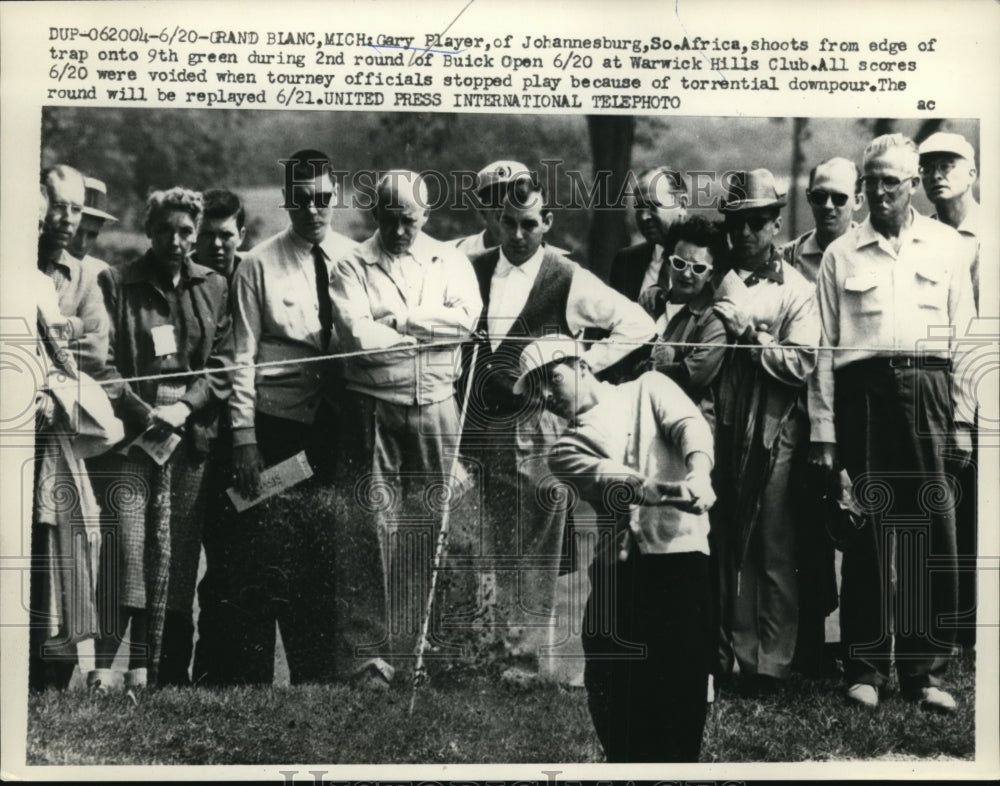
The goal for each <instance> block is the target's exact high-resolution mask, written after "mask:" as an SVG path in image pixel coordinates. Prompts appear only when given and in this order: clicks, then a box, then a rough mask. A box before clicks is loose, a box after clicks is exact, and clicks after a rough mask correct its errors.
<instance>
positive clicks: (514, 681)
mask: <svg viewBox="0 0 1000 786" xmlns="http://www.w3.org/2000/svg"><path fill="white" fill-rule="evenodd" d="M540 681H541V677H540V676H539V674H538V672H537V671H530V670H528V669H523V668H521V667H520V666H511V667H510V668H509V669H506V670H504V672H503V673H502V674H501V675H500V682H502V683H503V684H504V685H505V686H506V687H508V688H513V689H514V690H529V689H530V688H533V687H534V686H535V685H537V684H538V683H539V682H540Z"/></svg>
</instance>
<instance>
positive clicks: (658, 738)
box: [516, 337, 715, 762]
mask: <svg viewBox="0 0 1000 786" xmlns="http://www.w3.org/2000/svg"><path fill="white" fill-rule="evenodd" d="M582 355H583V349H582V347H581V346H580V345H579V344H578V343H577V342H575V341H573V340H571V339H568V338H563V337H555V338H546V339H540V340H538V341H536V342H534V343H532V344H530V345H528V347H527V348H526V349H525V350H524V353H523V354H522V356H521V367H522V373H521V376H520V377H519V378H518V381H517V385H516V388H517V391H518V392H519V393H530V394H533V395H534V396H535V397H541V398H542V399H543V400H544V402H545V405H546V407H548V408H549V409H551V410H552V411H553V412H555V413H557V414H559V415H561V416H562V417H564V418H566V419H567V420H568V421H569V422H570V426H569V428H568V429H567V431H566V432H565V433H564V434H563V436H562V437H561V438H560V439H559V441H558V442H556V444H555V445H554V447H553V450H552V452H551V454H550V457H549V467H550V469H551V471H552V473H553V475H554V477H553V478H551V479H550V480H551V481H554V480H555V479H559V480H562V481H564V482H566V483H568V484H570V485H571V486H572V487H574V488H575V489H576V490H577V492H578V493H579V495H580V496H581V497H583V498H584V499H587V500H591V499H596V500H603V501H604V502H605V504H608V505H610V506H611V507H613V508H614V511H615V514H616V517H615V523H614V527H613V536H612V537H601V538H600V539H599V541H598V547H597V550H596V556H595V558H594V562H593V564H592V565H591V568H590V578H591V588H592V589H591V595H590V598H589V600H588V602H587V609H586V612H585V616H584V625H583V649H584V652H585V654H586V658H587V665H586V670H585V674H584V681H585V684H586V686H587V694H588V703H589V706H590V714H591V717H592V719H593V721H594V727H595V730H596V731H597V735H598V737H600V739H601V744H602V745H603V747H604V752H605V754H606V756H607V758H608V760H609V761H615V762H619V761H697V759H698V753H699V751H700V749H701V736H702V729H703V727H704V724H705V707H706V700H705V697H706V688H707V683H708V670H709V653H710V649H711V645H710V641H711V636H710V630H711V624H710V620H711V614H710V613H709V605H710V603H711V601H710V591H709V566H708V530H709V525H708V515H707V513H706V511H707V510H708V509H709V508H710V507H711V506H712V504H713V503H714V502H715V494H714V492H713V491H712V484H711V481H710V479H709V475H710V473H711V470H712V449H713V448H712V433H711V430H710V429H709V427H708V424H707V423H706V422H705V419H704V418H703V417H702V416H701V414H700V413H699V412H698V408H697V407H696V406H695V405H694V404H693V403H692V402H691V400H690V399H688V398H687V396H685V395H684V393H683V391H681V389H680V388H679V387H678V386H677V385H676V384H675V383H674V382H671V381H670V380H669V379H667V378H666V377H664V376H663V375H660V374H656V373H646V374H643V375H642V376H641V377H640V378H639V379H637V380H635V381H633V382H628V383H625V384H623V385H618V386H616V385H611V384H610V383H607V382H599V381H598V380H597V379H596V378H595V377H594V375H593V373H592V372H591V370H590V366H589V365H588V364H587V362H586V361H585V360H583V358H582Z"/></svg>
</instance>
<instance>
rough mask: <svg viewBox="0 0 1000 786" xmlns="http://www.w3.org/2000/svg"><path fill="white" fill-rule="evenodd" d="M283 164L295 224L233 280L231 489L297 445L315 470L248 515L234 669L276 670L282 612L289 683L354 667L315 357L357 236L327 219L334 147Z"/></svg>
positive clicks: (242, 677) (327, 425) (322, 351)
mask: <svg viewBox="0 0 1000 786" xmlns="http://www.w3.org/2000/svg"><path fill="white" fill-rule="evenodd" d="M285 166H286V169H285V176H286V177H285V187H284V191H283V194H284V198H285V205H284V207H285V209H286V210H287V211H288V218H289V222H290V224H289V226H288V227H287V228H286V229H284V230H282V231H281V232H279V233H278V234H276V235H274V236H272V237H270V238H268V239H267V240H265V241H263V242H262V243H260V244H259V245H257V246H255V247H254V248H253V249H251V251H250V252H249V253H248V254H247V256H246V257H245V258H244V259H243V261H242V262H241V263H240V265H239V267H237V268H236V272H235V273H234V274H233V279H232V285H231V289H230V301H231V303H232V306H231V308H232V310H233V333H234V338H235V357H234V360H235V365H236V366H237V369H236V370H235V371H234V372H233V375H232V394H231V396H230V399H229V416H230V422H231V425H232V435H233V470H234V472H233V475H234V477H233V480H234V482H235V486H236V488H237V489H238V490H239V491H241V492H243V493H244V494H245V495H247V496H255V495H256V493H257V492H258V491H259V490H260V473H261V471H262V470H263V469H264V468H265V467H266V466H272V465H274V464H277V463H279V462H281V461H283V460H285V459H288V458H291V457H292V456H295V455H296V454H298V453H299V452H301V451H305V453H306V456H307V458H308V460H309V462H310V464H311V465H312V467H313V469H314V470H315V472H316V475H317V477H316V478H314V481H312V482H310V481H306V483H304V484H302V487H300V488H297V489H294V490H293V492H294V493H293V494H292V495H291V497H288V498H286V497H285V496H284V495H279V496H278V497H274V498H272V499H271V500H267V501H265V502H262V503H259V504H258V505H257V506H256V507H254V508H251V509H250V510H249V511H247V512H246V513H245V514H243V518H244V519H245V526H244V528H243V540H242V544H243V547H244V552H243V556H242V561H243V562H244V563H245V566H244V569H243V571H242V573H243V575H244V577H245V585H244V587H243V588H242V591H241V596H240V598H239V602H238V610H237V611H236V612H235V613H236V614H237V615H238V617H239V618H240V619H241V620H242V621H243V623H244V624H243V626H242V630H241V631H240V632H239V633H234V635H233V641H232V647H233V658H234V659H235V660H236V666H235V667H234V673H233V674H234V676H233V678H234V681H236V682H248V683H266V684H270V682H271V681H272V679H273V671H274V647H275V632H274V631H275V620H276V619H277V621H278V625H279V626H280V629H281V637H282V642H283V644H284V647H285V651H286V653H287V655H288V665H289V670H290V672H291V679H292V682H303V681H327V680H330V679H334V678H336V677H338V676H346V675H344V674H343V668H342V666H343V664H342V662H341V659H338V658H334V657H330V653H331V650H332V648H333V642H334V635H333V629H334V626H333V624H332V619H333V616H334V615H333V610H332V609H333V596H334V592H333V577H332V575H331V574H332V572H331V571H330V570H329V565H328V564H325V563H326V562H328V561H329V560H328V559H327V558H328V556H329V553H330V550H331V549H332V546H333V536H332V528H330V527H329V522H328V521H324V522H323V525H322V526H320V524H319V522H317V521H315V520H313V518H310V516H308V515H307V514H308V513H309V512H315V511H317V510H318V508H319V503H318V502H317V500H318V497H319V495H322V494H325V492H324V491H322V490H321V489H320V486H322V485H323V484H321V483H320V478H322V477H324V476H326V477H329V475H330V474H331V472H332V462H333V455H334V453H335V449H336V443H335V442H334V436H335V434H336V432H335V430H334V428H333V425H332V424H333V423H334V415H333V412H334V408H335V405H336V402H335V397H336V392H335V387H334V386H333V384H332V382H331V367H330V364H329V363H328V362H326V361H316V360H315V359H316V358H319V357H322V356H323V355H326V354H327V353H328V351H329V347H330V336H331V331H332V325H333V320H332V314H331V305H330V299H329V275H330V268H331V266H332V265H333V263H334V262H335V261H336V260H338V259H340V258H341V257H343V256H344V255H345V254H346V253H347V252H348V251H349V250H350V248H351V247H352V246H353V243H352V241H351V240H349V239H348V238H346V237H344V236H343V235H341V234H339V233H337V232H335V231H333V229H331V228H330V219H331V217H332V208H331V203H332V201H333V200H334V199H335V197H336V188H337V187H336V184H335V183H334V182H333V180H332V178H331V176H330V171H331V165H330V161H329V159H328V158H327V156H326V155H324V154H323V153H321V152H319V151H317V150H302V151H299V152H297V153H295V154H293V155H292V156H291V158H290V159H289V160H287V161H286V162H285ZM275 361H289V362H288V363H286V364H280V365H278V364H275ZM302 361H306V362H302ZM255 364H266V365H261V366H259V367H258V366H256V365H255ZM301 495H306V496H305V501H303V499H302V497H301Z"/></svg>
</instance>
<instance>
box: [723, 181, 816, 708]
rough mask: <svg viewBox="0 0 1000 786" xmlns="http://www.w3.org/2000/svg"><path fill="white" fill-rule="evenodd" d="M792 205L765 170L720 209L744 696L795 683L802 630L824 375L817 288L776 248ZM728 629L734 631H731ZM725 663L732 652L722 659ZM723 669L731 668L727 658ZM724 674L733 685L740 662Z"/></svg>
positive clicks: (734, 592)
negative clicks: (818, 388)
mask: <svg viewBox="0 0 1000 786" xmlns="http://www.w3.org/2000/svg"><path fill="white" fill-rule="evenodd" d="M784 204H785V195H784V194H783V193H779V191H778V189H777V186H776V185H775V181H774V176H773V175H772V174H771V172H769V171H768V170H766V169H755V170H753V171H751V172H736V173H733V175H732V176H731V178H730V181H729V183H728V188H727V193H726V197H725V198H724V199H723V200H722V202H721V205H720V210H721V212H722V214H723V217H724V219H725V227H726V233H727V234H728V235H729V241H730V244H731V245H732V255H731V263H732V266H733V269H732V270H730V271H729V272H728V273H727V274H726V276H725V277H723V279H722V280H721V281H720V283H719V287H718V289H717V293H718V300H717V302H716V305H715V311H716V313H717V314H718V315H719V317H720V318H721V319H722V321H723V323H724V324H725V326H726V330H727V332H728V334H729V336H730V338H731V339H732V340H733V341H734V342H735V343H736V344H738V345H742V346H739V347H737V348H734V349H733V350H731V354H730V356H729V358H728V360H727V363H726V367H725V369H724V370H723V373H722V376H721V379H720V387H719V403H718V407H717V423H716V451H717V452H716V459H717V461H716V463H717V465H718V467H719V468H720V475H721V476H720V478H719V483H720V488H723V489H726V491H727V493H726V494H724V495H723V497H722V499H720V506H721V507H720V510H719V511H717V513H718V514H719V521H720V522H721V526H722V528H723V532H721V533H720V535H721V538H720V540H721V542H722V544H723V553H722V554H721V555H720V557H721V559H722V560H723V563H722V564H723V565H724V566H726V567H728V571H725V570H724V574H725V575H726V576H727V578H728V580H729V582H730V584H729V586H727V587H725V588H723V597H725V598H728V603H726V604H725V606H724V608H725V614H726V615H728V617H729V619H728V620H726V619H724V620H723V625H724V628H728V633H729V634H730V635H731V640H732V652H733V654H734V655H735V657H736V660H737V662H738V663H739V667H740V672H741V675H742V677H743V680H744V686H745V688H746V689H747V690H749V691H750V692H765V693H766V692H773V691H774V690H776V689H777V688H778V687H779V686H780V684H781V681H782V680H784V679H785V678H786V677H787V676H788V671H789V667H790V664H791V660H792V656H793V654H794V651H795V639H796V632H797V623H798V586H797V578H796V564H795V541H796V525H797V521H796V519H797V512H796V510H795V504H794V497H793V494H792V486H791V477H792V467H793V466H795V465H796V464H798V463H801V459H803V458H804V456H802V455H800V454H801V453H802V451H803V450H804V449H806V447H807V444H808V439H809V421H808V418H807V416H806V409H805V399H806V396H805V393H806V382H807V380H808V378H809V376H810V374H811V373H812V371H813V369H814V368H815V365H816V349H815V347H816V346H817V344H818V342H819V317H818V314H817V312H816V297H815V288H814V286H813V285H812V284H810V283H809V282H808V281H807V280H806V279H805V278H804V277H803V276H802V274H801V273H799V272H798V271H797V270H795V269H794V268H793V267H791V266H790V265H787V264H785V263H784V262H783V260H782V258H781V254H780V252H779V251H778V250H777V249H776V248H775V246H774V238H775V236H776V235H777V233H778V231H779V230H780V228H781V208H782V207H783V206H784ZM727 622H728V625H726V623H727ZM723 652H724V653H725V648H723ZM724 660H730V659H729V658H724ZM719 666H720V667H721V668H720V671H721V676H722V677H723V678H724V677H726V676H728V672H729V670H730V668H731V663H729V662H723V663H720V664H719Z"/></svg>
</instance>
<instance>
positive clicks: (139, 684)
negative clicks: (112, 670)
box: [125, 668, 149, 707]
mask: <svg viewBox="0 0 1000 786" xmlns="http://www.w3.org/2000/svg"><path fill="white" fill-rule="evenodd" d="M148 673H149V672H148V671H147V670H146V669H145V668H140V669H129V670H128V671H126V672H125V698H126V699H128V700H129V701H130V702H132V705H133V706H135V707H138V706H139V697H140V696H141V695H142V694H143V692H144V691H145V690H146V682H147V678H148Z"/></svg>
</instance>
